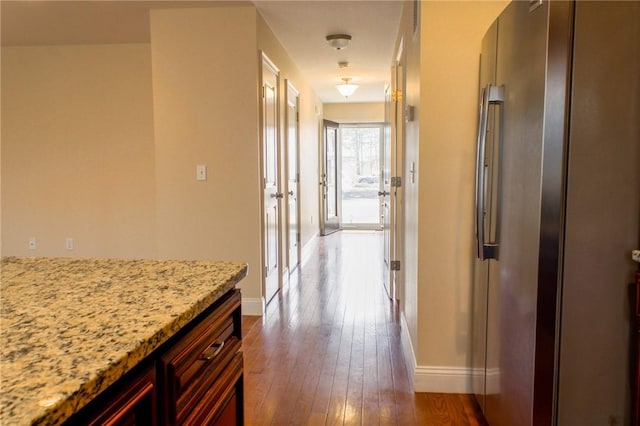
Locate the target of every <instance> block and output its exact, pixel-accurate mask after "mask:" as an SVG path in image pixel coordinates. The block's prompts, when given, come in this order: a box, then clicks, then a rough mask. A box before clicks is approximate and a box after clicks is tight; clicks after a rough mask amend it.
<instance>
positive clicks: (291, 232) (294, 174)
mask: <svg viewBox="0 0 640 426" xmlns="http://www.w3.org/2000/svg"><path fill="white" fill-rule="evenodd" d="M299 99H300V95H299V93H298V91H297V90H296V89H295V87H293V85H292V84H291V82H289V81H287V205H288V210H287V222H288V224H287V244H288V246H289V251H288V253H289V254H288V263H287V265H288V266H289V273H291V272H293V270H294V269H295V268H296V267H297V266H298V264H299V263H300V205H299V203H298V198H299V195H300V191H299V181H300V172H299V169H298V167H299V166H298V165H299V163H300V161H299V158H298V152H299V138H298V132H299V130H298V129H299V128H298V121H299V115H298V105H299Z"/></svg>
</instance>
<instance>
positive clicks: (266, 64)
mask: <svg viewBox="0 0 640 426" xmlns="http://www.w3.org/2000/svg"><path fill="white" fill-rule="evenodd" d="M259 63H260V72H259V86H258V90H259V98H260V100H261V101H260V102H259V104H260V114H259V126H260V127H259V129H260V178H261V183H260V185H259V186H260V210H261V220H260V224H261V225H260V226H261V231H262V232H261V260H262V265H261V268H260V270H261V273H260V276H261V281H262V299H263V300H262V305H263V310H264V308H265V307H266V305H267V304H268V303H269V301H270V300H271V299H272V298H273V297H274V296H275V295H276V294H277V293H278V292H279V291H280V289H281V288H282V247H281V246H282V244H281V242H282V221H281V212H282V205H281V199H282V191H281V178H280V177H281V176H280V158H281V147H280V141H281V134H280V69H279V68H278V67H277V66H276V65H275V64H274V63H273V61H271V59H269V57H268V56H267V54H266V53H265V52H264V51H260V53H259ZM267 70H269V71H271V72H272V73H273V74H274V76H275V121H276V135H275V137H276V153H275V161H276V170H275V180H276V182H275V191H276V192H275V194H276V196H277V197H278V198H277V200H276V205H277V212H276V215H275V220H276V229H277V232H276V233H277V236H276V238H275V243H276V267H275V271H274V272H273V273H275V275H276V276H277V278H276V279H277V290H276V291H275V292H274V293H273V295H271V296H270V295H268V294H267V280H268V279H269V276H268V265H267V260H268V259H267V250H268V247H266V244H267V243H268V241H267V232H268V229H267V226H266V224H265V214H266V206H265V197H266V194H265V161H266V159H265V155H266V154H265V149H264V148H265V146H264V145H265V129H264V126H265V123H264V121H265V120H264V115H265V109H264V101H263V99H264V96H265V94H264V90H265V89H264V87H265V78H264V73H265V71H267ZM271 279H274V278H271Z"/></svg>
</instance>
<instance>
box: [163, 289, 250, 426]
mask: <svg viewBox="0 0 640 426" xmlns="http://www.w3.org/2000/svg"><path fill="white" fill-rule="evenodd" d="M240 348H241V317H240V294H239V292H235V293H233V294H232V295H230V296H229V297H226V298H225V299H224V300H222V301H221V303H220V304H219V305H218V307H217V309H216V310H215V311H213V312H212V313H211V314H210V315H208V316H207V317H206V318H204V319H203V320H201V321H200V322H199V324H198V325H197V326H195V327H193V328H192V329H191V330H190V331H189V332H188V333H186V334H185V335H184V336H182V337H181V338H180V339H179V340H178V341H176V342H175V343H174V344H173V345H171V347H170V348H169V349H168V350H167V351H165V352H164V354H163V355H162V356H161V357H160V360H159V363H158V364H159V365H158V370H159V381H160V384H161V388H162V389H163V392H162V403H161V405H162V414H161V417H162V418H163V420H164V424H165V425H180V424H186V425H189V424H193V425H204V424H215V421H216V420H217V419H218V418H219V417H220V415H221V414H222V412H223V411H224V409H225V408H226V405H227V404H228V403H229V401H231V399H230V398H231V397H232V396H233V395H234V394H235V395H240V396H241V395H242V352H240ZM241 399H242V398H240V399H238V398H237V397H236V398H235V400H234V401H235V404H236V411H237V412H238V414H239V416H237V418H238V420H239V421H240V423H241V422H242V405H241Z"/></svg>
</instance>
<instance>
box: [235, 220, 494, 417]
mask: <svg viewBox="0 0 640 426" xmlns="http://www.w3.org/2000/svg"><path fill="white" fill-rule="evenodd" d="M381 248H382V246H381V235H380V233H376V232H364V231H361V232H344V231H343V232H338V233H335V234H333V235H330V236H328V237H320V238H319V241H318V245H317V249H316V250H314V253H312V254H311V255H310V256H309V257H308V260H307V261H306V262H305V263H303V264H302V265H301V267H299V268H297V270H295V271H294V273H293V274H292V275H291V281H290V283H289V284H288V285H285V287H284V289H283V290H282V291H281V292H280V293H278V294H277V295H276V296H275V298H274V299H273V300H272V301H271V303H270V304H269V305H268V306H267V311H266V315H265V316H264V317H263V318H261V317H246V316H245V317H243V327H242V328H243V336H244V342H243V351H244V354H245V361H244V362H245V373H244V381H245V382H244V383H245V424H246V425H249V426H253V425H338V424H340V425H434V426H437V425H461V426H462V425H470V426H471V425H478V426H481V425H486V423H485V422H484V420H483V419H482V415H481V414H480V413H479V410H478V408H477V405H475V402H474V400H473V398H472V397H470V396H468V395H452V394H432V393H431V394H430V393H414V392H413V390H412V389H411V385H410V380H409V376H408V373H407V369H406V367H405V362H404V358H403V355H402V347H401V342H400V321H399V315H398V310H397V309H396V308H395V307H394V305H393V304H392V303H391V302H390V301H389V299H388V297H387V295H386V292H385V290H384V287H383V285H382V281H381V276H382V275H381V266H380V263H381V262H380V261H379V260H378V259H381Z"/></svg>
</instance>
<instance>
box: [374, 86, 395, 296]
mask: <svg viewBox="0 0 640 426" xmlns="http://www.w3.org/2000/svg"><path fill="white" fill-rule="evenodd" d="M391 90H392V89H391V87H390V86H387V87H386V88H385V93H384V98H385V103H384V131H383V143H382V155H381V156H380V176H381V182H380V183H381V190H380V192H378V196H379V197H380V211H381V216H382V233H383V250H382V254H383V258H382V261H383V268H382V273H383V276H382V282H383V283H384V288H385V290H387V295H388V296H389V298H390V299H393V298H394V288H393V273H392V271H391Z"/></svg>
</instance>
